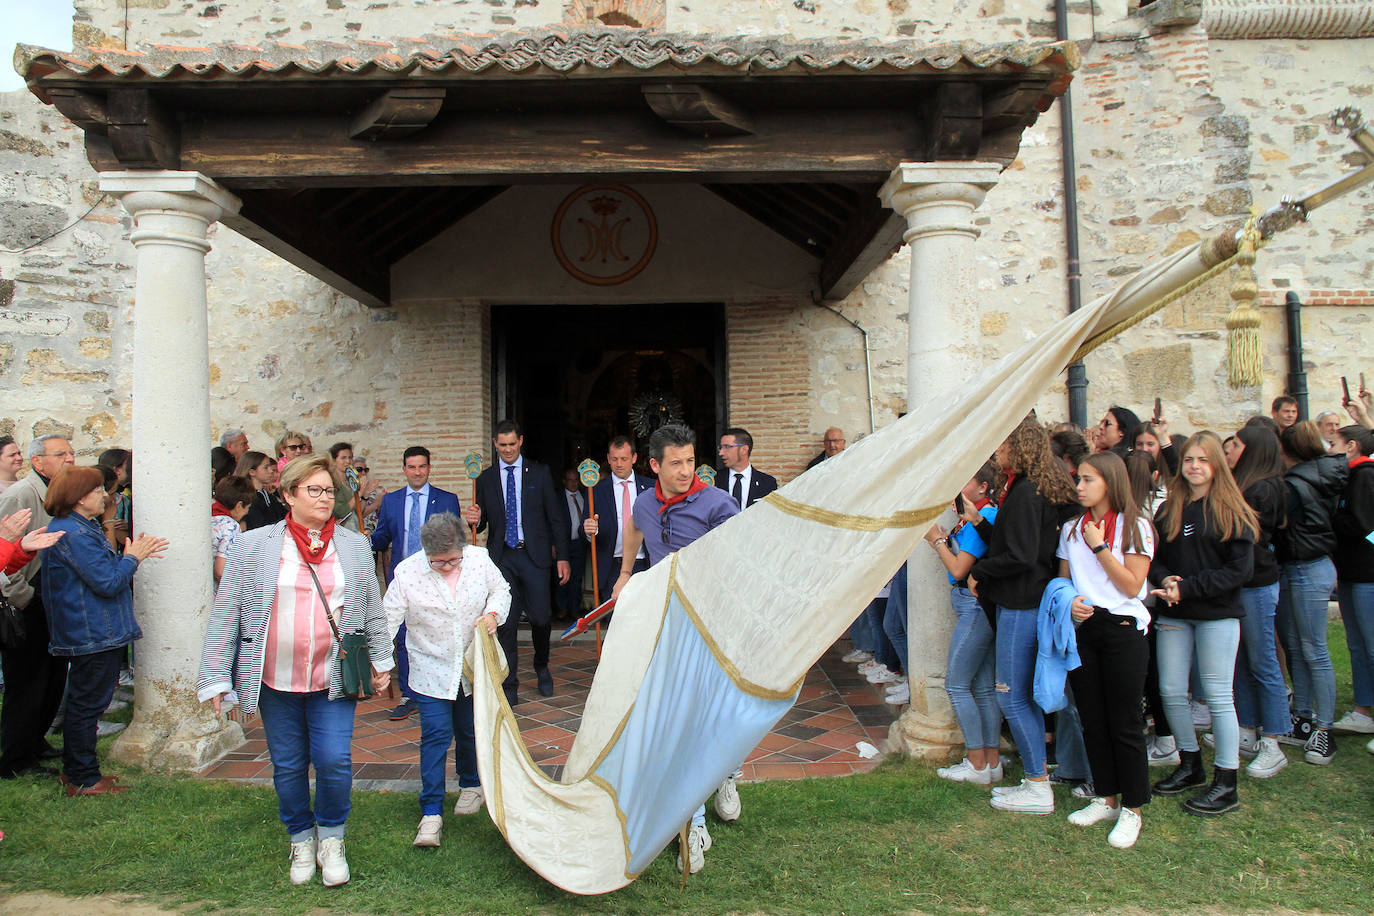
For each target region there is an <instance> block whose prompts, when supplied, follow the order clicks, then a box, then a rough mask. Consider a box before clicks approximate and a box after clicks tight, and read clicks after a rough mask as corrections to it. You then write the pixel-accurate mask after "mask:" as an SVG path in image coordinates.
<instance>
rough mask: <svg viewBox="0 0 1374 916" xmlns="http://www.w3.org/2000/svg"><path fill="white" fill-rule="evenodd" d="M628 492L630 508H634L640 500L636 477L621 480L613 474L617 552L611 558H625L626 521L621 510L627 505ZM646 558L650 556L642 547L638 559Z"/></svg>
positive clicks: (612, 487)
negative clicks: (637, 500)
mask: <svg viewBox="0 0 1374 916" xmlns="http://www.w3.org/2000/svg"><path fill="white" fill-rule="evenodd" d="M627 490H628V492H629V494H630V499H629V503H630V507H631V508H634V504H635V500H636V499H638V498H639V488H638V487H636V486H635V475H634V474H633V473H631V474H630V476H629V477H628V478H626V479H625V480H621V479H620V478H619V477H616V476H615V475H614V474H612V475H611V496H612V497H613V499H612V502H614V503H615V552H614V553H612V554H611V556H613V557H616V558H621V557H624V556H625V544H624V541H625V519H623V518H621V517H620V510H621V507H622V506H624V505H625V493H626V492H627ZM645 556H648V554H646V553H645V552H644V547H643V546H641V547H640V548H639V555H638V557H636V559H639V557H645Z"/></svg>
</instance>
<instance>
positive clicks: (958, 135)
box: [929, 83, 983, 162]
mask: <svg viewBox="0 0 1374 916" xmlns="http://www.w3.org/2000/svg"><path fill="white" fill-rule="evenodd" d="M929 136H930V141H931V146H930V158H931V159H932V160H934V161H937V162H938V161H940V160H945V159H974V158H976V157H977V156H978V145H979V143H980V142H981V141H982V139H983V91H982V88H981V87H980V86H979V85H978V84H977V83H941V84H940V85H939V86H937V87H936V89H935V92H934V94H933V99H932V105H931V111H930V135H929Z"/></svg>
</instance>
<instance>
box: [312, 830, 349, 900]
mask: <svg viewBox="0 0 1374 916" xmlns="http://www.w3.org/2000/svg"><path fill="white" fill-rule="evenodd" d="M315 861H316V862H318V863H319V866H320V880H322V881H323V882H324V886H325V887H338V886H339V885H341V884H347V883H348V878H349V875H348V859H346V858H344V841H343V837H339V836H327V837H325V838H324V839H322V840H320V848H319V851H317V852H316V853H315Z"/></svg>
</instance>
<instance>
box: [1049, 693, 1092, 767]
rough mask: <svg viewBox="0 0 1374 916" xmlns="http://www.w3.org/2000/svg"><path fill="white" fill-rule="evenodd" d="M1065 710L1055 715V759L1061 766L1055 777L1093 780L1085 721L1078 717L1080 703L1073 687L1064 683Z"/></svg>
mask: <svg viewBox="0 0 1374 916" xmlns="http://www.w3.org/2000/svg"><path fill="white" fill-rule="evenodd" d="M1064 699H1065V700H1067V702H1066V703H1065V704H1064V708H1063V709H1061V710H1059V712H1057V713H1055V714H1054V759H1055V761H1056V762H1057V763H1058V764H1059V769H1057V770H1055V771H1054V773H1055V777H1056V778H1059V777H1063V778H1064V779H1092V767H1091V766H1090V765H1089V763H1088V746H1087V744H1086V743H1085V742H1084V740H1083V720H1082V718H1081V717H1080V716H1079V715H1078V702H1077V701H1076V700H1075V699H1074V696H1073V685H1072V684H1070V683H1069V682H1068V681H1065V682H1064Z"/></svg>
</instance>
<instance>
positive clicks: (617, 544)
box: [582, 436, 654, 601]
mask: <svg viewBox="0 0 1374 916" xmlns="http://www.w3.org/2000/svg"><path fill="white" fill-rule="evenodd" d="M637 460H639V455H637V454H636V453H635V446H634V443H633V442H631V441H630V438H629V437H628V436H616V437H615V438H614V439H612V440H611V445H610V448H608V449H607V450H606V463H607V464H608V465H610V468H611V473H610V476H609V477H603V478H601V480H600V481H599V482H598V483H597V485H596V486H595V487H592V502H593V503H595V504H596V515H589V516H587V517H586V518H585V519H584V520H583V522H582V530H583V531H584V532H585V533H586V535H587V537H589V538H592V539H594V540H595V541H596V576H597V582H598V584H599V585H600V586H601V600H602V601H605V600H606V599H607V598H609V597H611V589H612V588H614V587H615V580H616V578H617V577H618V576H619V575H620V566H621V560H622V558H623V556H624V553H623V549H624V541H625V530H626V526H627V525H628V524H629V523H630V522H629V519H630V511H631V509H632V508H633V506H634V504H635V498H636V497H638V496H639V494H640V493H643V492H644V491H645V490H652V489H653V488H654V482H653V480H652V479H650V478H648V477H644V476H643V475H641V474H636V473H635V462H636V461H637ZM603 518H604V519H605V520H606V524H605V525H604V526H603V525H601V524H600V519H603ZM648 568H649V559H648V554H646V553H645V552H644V548H643V547H640V549H639V555H638V556H637V557H636V558H635V564H634V569H633V571H634V572H640V571H641V570H645V569H648Z"/></svg>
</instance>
